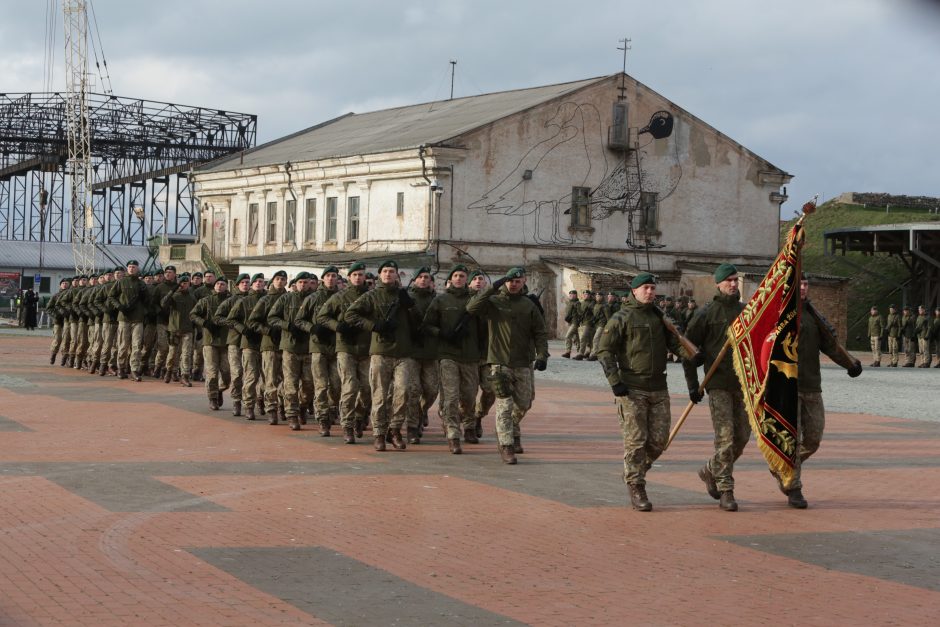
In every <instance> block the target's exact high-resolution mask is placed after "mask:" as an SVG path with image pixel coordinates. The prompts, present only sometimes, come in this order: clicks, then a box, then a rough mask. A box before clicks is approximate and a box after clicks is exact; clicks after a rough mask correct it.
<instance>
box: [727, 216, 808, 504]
mask: <svg viewBox="0 0 940 627" xmlns="http://www.w3.org/2000/svg"><path fill="white" fill-rule="evenodd" d="M802 247H803V226H802V220H801V221H800V222H797V224H796V225H795V226H794V227H793V228H792V229H791V230H790V233H789V235H787V241H786V244H785V245H784V247H783V250H781V251H780V254H779V255H777V258H776V259H775V260H774V263H773V265H771V267H770V271H769V272H768V273H767V276H765V277H764V280H763V281H761V283H760V285H759V286H758V288H757V291H756V292H755V293H754V296H752V297H751V300H750V302H748V304H747V306H746V307H745V308H744V311H742V312H741V314H740V315H739V316H738V317H737V319H736V320H735V321H734V322H733V323H732V324H731V327H729V329H728V339H729V341H730V342H731V352H732V355H733V357H734V370H735V373H736V374H737V375H738V379H739V380H740V382H741V390H742V392H743V393H744V404H745V406H746V408H747V415H748V419H749V420H750V422H751V429H752V430H753V431H754V434H755V437H756V438H757V446H758V447H759V448H760V450H761V453H763V454H764V458H765V459H766V460H767V464H768V465H769V466H770V470H771V471H772V472H773V473H774V474H775V475H776V476H777V477H779V479H780V481H781V482H782V484H783V486H784V487H787V486H789V485H790V482H791V481H792V479H793V469H794V466H795V465H796V464H797V416H798V412H799V408H798V403H799V401H798V397H797V393H798V387H797V345H798V340H799V335H800V309H801V307H800V273H801V266H802V263H801V259H802V254H801V253H802Z"/></svg>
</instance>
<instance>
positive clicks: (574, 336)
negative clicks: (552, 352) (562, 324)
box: [565, 324, 581, 353]
mask: <svg viewBox="0 0 940 627" xmlns="http://www.w3.org/2000/svg"><path fill="white" fill-rule="evenodd" d="M572 348H574V351H575V352H578V351H579V350H581V339H580V335H579V334H578V325H576V324H570V325H568V332H567V333H565V352H566V353H570V352H571V349H572Z"/></svg>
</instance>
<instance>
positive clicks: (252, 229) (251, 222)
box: [248, 202, 258, 244]
mask: <svg viewBox="0 0 940 627" xmlns="http://www.w3.org/2000/svg"><path fill="white" fill-rule="evenodd" d="M248 243H249V244H257V243H258V203H256V202H253V203H251V204H249V205H248Z"/></svg>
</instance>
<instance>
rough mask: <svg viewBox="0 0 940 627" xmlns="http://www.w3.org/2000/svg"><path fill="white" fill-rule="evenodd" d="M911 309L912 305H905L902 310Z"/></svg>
mask: <svg viewBox="0 0 940 627" xmlns="http://www.w3.org/2000/svg"><path fill="white" fill-rule="evenodd" d="M910 310H911V306H910V305H904V309H903V310H902V311H910Z"/></svg>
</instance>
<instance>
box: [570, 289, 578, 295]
mask: <svg viewBox="0 0 940 627" xmlns="http://www.w3.org/2000/svg"><path fill="white" fill-rule="evenodd" d="M571 294H574V295H577V294H578V290H568V295H569V296H570V295H571Z"/></svg>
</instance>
